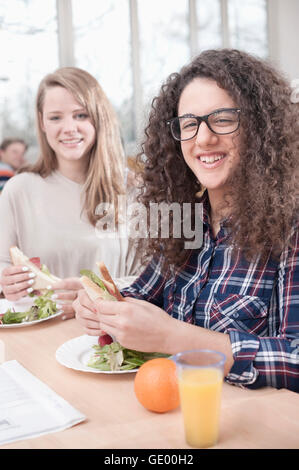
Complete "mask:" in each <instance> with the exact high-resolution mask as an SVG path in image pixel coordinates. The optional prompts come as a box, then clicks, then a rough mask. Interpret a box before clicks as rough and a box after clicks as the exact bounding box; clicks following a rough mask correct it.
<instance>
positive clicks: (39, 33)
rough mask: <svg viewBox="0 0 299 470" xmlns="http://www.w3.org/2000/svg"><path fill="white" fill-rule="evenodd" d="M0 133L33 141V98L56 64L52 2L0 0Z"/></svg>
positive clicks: (54, 22)
mask: <svg viewBox="0 0 299 470" xmlns="http://www.w3.org/2000/svg"><path fill="white" fill-rule="evenodd" d="M0 20H1V29H0V44H1V45H2V47H1V72H0V109H1V115H0V134H1V137H5V136H7V137H8V136H16V137H23V138H24V139H25V140H26V141H27V142H28V144H30V145H32V144H34V142H35V129H34V119H35V118H34V99H35V95H36V91H37V87H38V84H39V82H40V80H41V79H42V78H43V76H44V75H46V74H47V73H48V72H49V71H52V70H53V69H55V68H57V67H58V47H57V46H58V45H57V22H56V2H55V0H47V1H43V2H40V1H39V0H27V1H26V0H10V1H7V0H0Z"/></svg>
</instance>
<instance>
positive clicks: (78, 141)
mask: <svg viewBox="0 0 299 470" xmlns="http://www.w3.org/2000/svg"><path fill="white" fill-rule="evenodd" d="M60 142H61V143H62V144H65V145H77V144H80V143H81V142H83V139H71V140H70V139H64V140H61V141H60Z"/></svg>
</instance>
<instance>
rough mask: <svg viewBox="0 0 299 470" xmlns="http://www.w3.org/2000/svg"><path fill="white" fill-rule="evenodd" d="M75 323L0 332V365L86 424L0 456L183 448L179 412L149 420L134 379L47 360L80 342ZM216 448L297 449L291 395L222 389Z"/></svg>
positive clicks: (298, 417)
mask: <svg viewBox="0 0 299 470" xmlns="http://www.w3.org/2000/svg"><path fill="white" fill-rule="evenodd" d="M82 334H84V333H83V331H82V330H81V327H80V326H79V324H78V323H77V322H76V320H75V319H72V320H68V321H61V320H60V319H59V318H57V319H51V320H49V321H46V322H43V323H40V324H39V325H35V326H30V327H25V328H19V329H2V330H0V339H2V340H3V341H4V343H5V352H6V354H5V359H6V360H11V359H16V360H17V361H19V362H20V363H21V364H22V365H23V366H24V367H26V368H27V369H28V370H29V371H30V372H31V373H32V374H34V375H35V376H36V377H38V378H39V379H40V380H42V381H43V382H44V383H46V384H47V385H48V386H49V387H51V388H52V389H53V390H54V391H55V392H56V393H58V394H59V395H61V396H62V397H63V398H64V399H65V400H67V401H68V402H69V403H70V404H71V405H72V406H74V407H75V408H77V409H78V410H80V411H81V412H82V413H83V414H84V415H86V417H87V419H86V421H85V422H83V423H80V424H78V425H76V426H74V427H72V428H69V429H67V430H65V431H61V432H57V433H54V434H48V435H45V436H41V437H38V438H34V439H28V440H25V441H17V442H14V443H11V444H7V445H4V446H1V449H4V448H6V449H38V448H39V449H74V448H85V449H141V448H143V449H184V448H186V449H188V448H189V449H190V447H189V446H188V445H187V444H186V443H185V439H184V431H183V422H182V416H181V412H180V409H177V410H174V411H172V412H170V413H165V414H156V413H152V412H149V411H147V410H146V409H144V408H143V407H142V406H141V405H140V404H139V402H138V401H137V399H136V397H135V394H134V388H133V384H134V376H135V374H134V373H131V374H124V375H105V374H94V373H84V372H79V371H75V370H72V369H68V368H66V367H64V366H62V365H61V364H59V363H58V362H57V361H56V359H55V351H56V349H57V348H58V347H59V346H60V345H61V344H63V343H64V342H65V341H67V340H69V339H71V338H74V337H77V336H81V335H82ZM215 448H217V449H240V448H246V449H253V448H254V449H257V448H263V449H275V448H280V449H282V448H293V449H294V448H297V449H298V448H299V394H296V393H294V392H290V391H287V390H284V389H282V390H276V389H273V388H264V389H260V390H246V389H241V388H239V387H234V386H231V385H228V384H224V387H223V398H222V410H221V424H220V440H219V443H218V444H217V446H215Z"/></svg>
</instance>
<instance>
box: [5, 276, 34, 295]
mask: <svg viewBox="0 0 299 470" xmlns="http://www.w3.org/2000/svg"><path fill="white" fill-rule="evenodd" d="M33 283H34V279H29V280H28V281H25V282H17V283H16V284H10V285H8V286H5V288H3V291H5V292H6V293H7V294H17V293H19V292H21V291H26V292H27V294H30V293H31V292H33V288H32V284H33ZM27 294H26V295H27Z"/></svg>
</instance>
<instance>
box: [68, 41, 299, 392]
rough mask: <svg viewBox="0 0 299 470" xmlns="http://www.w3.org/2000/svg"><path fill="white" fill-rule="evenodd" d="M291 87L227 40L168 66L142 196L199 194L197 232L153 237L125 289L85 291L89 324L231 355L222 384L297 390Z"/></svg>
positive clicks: (149, 342) (297, 109)
mask: <svg viewBox="0 0 299 470" xmlns="http://www.w3.org/2000/svg"><path fill="white" fill-rule="evenodd" d="M291 92H292V90H291V88H290V86H289V84H288V82H287V81H286V80H285V79H284V78H283V77H282V76H281V75H280V73H278V72H277V71H276V70H274V69H273V67H272V66H271V65H270V64H268V63H266V62H264V61H262V60H260V59H258V58H255V57H253V56H251V55H249V54H246V53H244V52H241V51H238V50H231V49H222V50H207V51H204V52H203V53H201V54H200V55H199V56H198V57H196V58H194V60H193V61H192V62H191V63H190V64H188V65H186V66H185V67H183V68H182V70H181V71H180V72H179V73H174V74H172V75H170V77H169V78H168V80H167V81H166V82H165V83H164V84H163V85H162V88H161V92H160V94H159V95H158V96H157V97H156V98H155V99H154V101H153V105H152V110H151V113H150V117H149V124H148V126H147V128H146V131H145V133H146V139H145V142H144V145H143V154H144V155H145V157H146V158H145V167H144V170H143V188H142V194H141V198H140V200H141V201H142V202H143V204H145V206H146V207H147V208H148V209H150V206H151V205H152V203H155V202H163V201H164V202H165V203H167V204H171V203H178V204H180V205H181V207H182V206H183V204H184V203H185V204H186V203H189V205H190V207H192V209H193V215H194V216H195V215H196V212H195V210H196V206H195V203H196V202H197V201H199V202H200V203H201V204H202V206H201V207H202V210H203V213H202V243H201V244H200V243H199V246H197V247H196V246H193V247H191V248H190V247H188V246H187V245H186V243H187V242H190V237H189V236H187V234H185V232H183V231H182V232H181V233H182V236H181V237H178V238H176V237H175V236H171V237H169V238H163V237H162V235H161V233H160V236H157V237H156V238H150V237H149V238H148V241H149V244H148V253H149V254H151V256H152V260H151V261H150V262H149V264H148V265H147V267H146V268H145V270H144V272H143V273H142V274H141V275H140V276H139V278H138V279H137V280H136V281H135V282H134V283H133V284H132V285H131V286H130V287H129V288H127V289H124V290H123V291H122V294H123V295H124V296H126V299H125V300H126V301H125V302H108V301H100V300H99V301H96V302H95V303H93V302H91V301H90V299H89V297H88V296H87V295H86V293H85V292H84V291H83V290H82V291H80V292H79V295H78V298H77V300H76V301H75V302H74V308H75V310H76V317H77V319H78V321H79V322H80V324H81V325H82V327H83V329H84V332H85V333H88V334H90V335H98V334H99V332H100V330H104V331H106V332H107V333H108V334H110V335H113V336H114V337H115V338H116V340H117V341H119V342H120V343H121V344H122V345H123V346H124V347H127V348H132V349H136V350H142V351H157V352H162V353H168V354H175V353H177V352H179V351H184V350H190V349H213V350H216V351H220V352H222V353H224V354H225V356H226V364H225V371H224V373H225V379H226V381H227V382H229V383H230V384H234V385H239V386H244V387H248V388H253V389H255V388H260V387H264V386H272V387H275V388H287V389H290V390H293V391H297V392H299V353H298V351H299V349H298V345H299V232H298V200H299V198H298V195H299V178H298V176H299V175H298V173H299V172H298V169H299V106H298V104H294V103H292V101H291ZM198 194H202V195H201V197H200V199H199V200H197V199H196V195H198ZM198 210H199V209H198ZM193 220H194V219H193ZM195 220H196V219H195ZM176 222H177V223H178V222H179V223H180V226H181V224H182V221H181V220H179V221H176ZM193 226H194V224H193ZM193 238H194V237H193ZM195 238H196V237H195Z"/></svg>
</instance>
